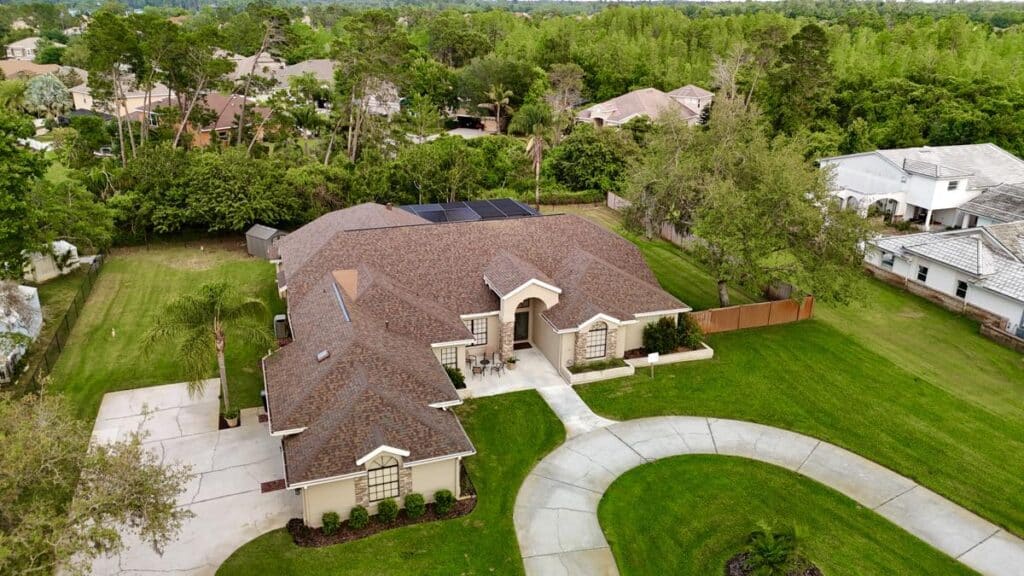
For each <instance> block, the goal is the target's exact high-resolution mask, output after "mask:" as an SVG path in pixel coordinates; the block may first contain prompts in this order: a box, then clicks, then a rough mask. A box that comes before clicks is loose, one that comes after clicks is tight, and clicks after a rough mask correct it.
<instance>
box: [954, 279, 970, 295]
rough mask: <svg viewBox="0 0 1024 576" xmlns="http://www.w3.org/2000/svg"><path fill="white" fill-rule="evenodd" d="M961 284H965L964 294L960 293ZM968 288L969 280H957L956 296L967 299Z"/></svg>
mask: <svg viewBox="0 0 1024 576" xmlns="http://www.w3.org/2000/svg"><path fill="white" fill-rule="evenodd" d="M961 286H963V288H964V290H963V291H964V293H963V295H961V294H960V287H961ZM967 288H968V286H967V282H965V281H963V280H957V281H956V292H955V294H956V297H957V298H960V299H961V300H966V299H967Z"/></svg>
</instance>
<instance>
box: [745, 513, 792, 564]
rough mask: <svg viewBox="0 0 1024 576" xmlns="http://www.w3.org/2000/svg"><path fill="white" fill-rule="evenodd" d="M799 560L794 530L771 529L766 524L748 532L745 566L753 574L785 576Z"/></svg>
mask: <svg viewBox="0 0 1024 576" xmlns="http://www.w3.org/2000/svg"><path fill="white" fill-rule="evenodd" d="M799 561H800V553H799V549H798V547H797V538H796V531H795V530H793V529H792V528H788V529H785V530H779V531H776V530H773V529H772V528H771V527H770V526H768V525H766V524H761V529H760V530H757V531H755V532H752V533H751V534H750V539H749V541H748V544H747V568H748V569H749V570H751V572H752V573H753V574H759V575H764V576H786V575H787V574H789V573H790V570H792V569H793V568H794V567H796V566H797V564H798V563H799Z"/></svg>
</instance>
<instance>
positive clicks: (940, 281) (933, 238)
mask: <svg viewBox="0 0 1024 576" xmlns="http://www.w3.org/2000/svg"><path fill="white" fill-rule="evenodd" d="M864 259H865V261H866V263H867V264H868V267H869V269H871V270H874V271H880V272H881V274H882V275H883V277H886V276H889V277H890V278H898V279H899V282H900V283H902V284H904V285H906V286H907V287H908V288H910V289H911V290H912V291H914V292H917V293H919V294H922V295H924V296H926V297H929V298H931V299H933V300H936V301H937V302H939V303H940V304H943V305H945V306H946V307H948V308H951V309H953V310H955V311H957V312H965V313H968V314H970V315H972V316H975V317H977V318H978V319H979V320H981V321H983V322H987V323H990V324H993V325H996V326H997V327H998V328H1000V329H1002V330H1005V331H1007V332H1010V333H1018V334H1021V333H1024V327H1022V324H1024V221H1018V222H1009V223H1003V224H992V225H987V226H981V227H978V228H968V229H965V230H950V231H946V232H922V233H918V234H909V235H905V236H884V237H880V238H876V239H874V240H871V241H869V242H868V245H867V249H866V250H865V255H864Z"/></svg>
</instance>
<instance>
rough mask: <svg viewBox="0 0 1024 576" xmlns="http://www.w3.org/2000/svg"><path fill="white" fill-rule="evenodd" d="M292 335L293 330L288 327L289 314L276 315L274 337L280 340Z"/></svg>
mask: <svg viewBox="0 0 1024 576" xmlns="http://www.w3.org/2000/svg"><path fill="white" fill-rule="evenodd" d="M290 336H291V330H289V329H288V316H287V315H286V314H278V315H276V316H274V337H275V338H277V339H278V340H284V339H285V338H289V337H290Z"/></svg>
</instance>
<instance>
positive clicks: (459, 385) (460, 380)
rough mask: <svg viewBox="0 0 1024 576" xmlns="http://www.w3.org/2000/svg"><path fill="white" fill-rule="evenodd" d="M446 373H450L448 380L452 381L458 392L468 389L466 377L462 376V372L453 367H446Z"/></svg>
mask: <svg viewBox="0 0 1024 576" xmlns="http://www.w3.org/2000/svg"><path fill="white" fill-rule="evenodd" d="M444 371H445V372H447V373H448V378H450V379H451V381H452V384H454V385H455V389H456V390H462V389H463V388H465V387H466V377H465V375H463V374H462V370H459V369H458V368H453V367H452V366H445V367H444Z"/></svg>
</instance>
